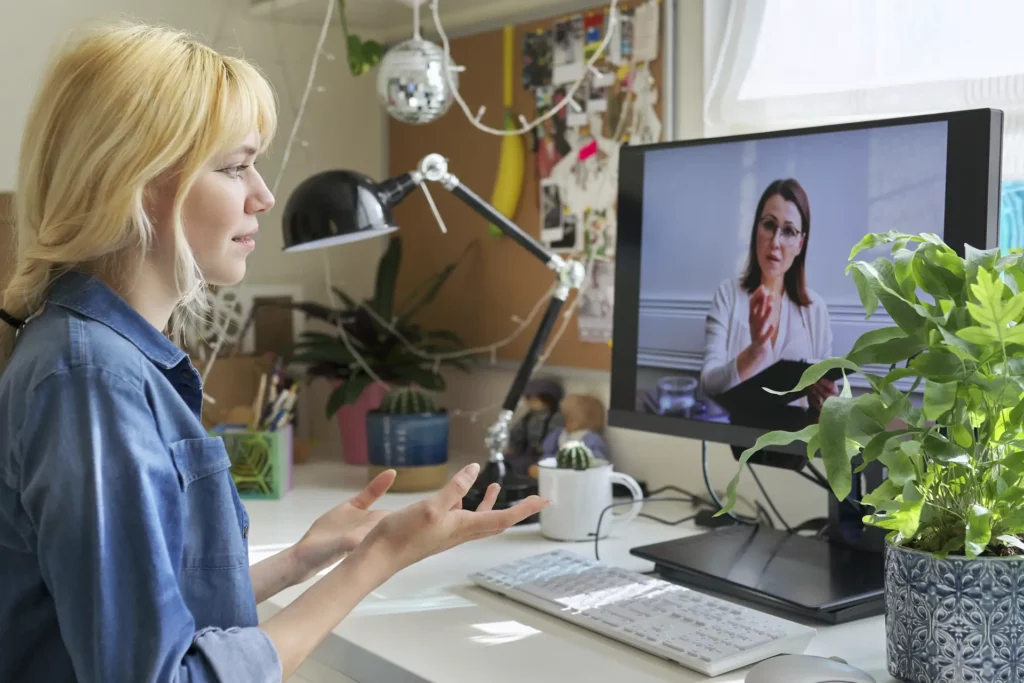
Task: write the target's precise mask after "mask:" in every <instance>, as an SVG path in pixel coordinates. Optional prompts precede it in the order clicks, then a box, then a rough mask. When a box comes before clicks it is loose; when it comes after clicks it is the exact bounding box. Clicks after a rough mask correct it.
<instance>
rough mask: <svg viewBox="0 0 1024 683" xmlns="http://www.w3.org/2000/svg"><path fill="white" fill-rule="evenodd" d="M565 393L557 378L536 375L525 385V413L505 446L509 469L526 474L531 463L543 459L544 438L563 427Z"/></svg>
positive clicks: (512, 430) (513, 428)
mask: <svg viewBox="0 0 1024 683" xmlns="http://www.w3.org/2000/svg"><path fill="white" fill-rule="evenodd" d="M564 394H565V390H564V389H562V385H561V384H560V383H559V382H558V381H557V380H554V379H548V378H537V379H533V380H530V382H529V383H528V384H527V385H526V389H524V390H523V402H524V403H525V405H526V414H525V415H523V417H522V418H520V420H519V421H518V422H516V423H515V424H514V425H513V426H512V429H511V431H510V432H509V440H508V448H507V449H506V450H505V463H506V465H507V466H508V469H509V471H510V472H512V473H514V474H519V475H527V474H528V473H529V471H530V466H531V465H535V464H536V463H537V462H538V461H539V460H540V459H541V457H542V455H543V453H544V442H545V439H547V437H548V436H549V435H550V434H551V433H552V432H554V431H556V430H558V429H560V428H561V427H562V417H561V415H559V414H558V405H559V403H560V402H561V401H562V396H563V395H564Z"/></svg>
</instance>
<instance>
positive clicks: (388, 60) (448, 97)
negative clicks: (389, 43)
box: [377, 38, 459, 123]
mask: <svg viewBox="0 0 1024 683" xmlns="http://www.w3.org/2000/svg"><path fill="white" fill-rule="evenodd" d="M444 60H445V56H444V50H442V49H441V48H440V47H438V46H437V45H435V44H434V43H431V42H430V41H427V40H423V39H421V38H413V39H411V40H407V41H405V42H404V43H399V44H398V45H396V46H394V47H393V48H391V49H390V50H388V51H387V53H385V55H384V59H382V60H381V62H380V67H379V71H378V72H377V96H378V97H379V98H380V102H381V104H382V105H383V106H384V109H386V110H387V112H388V114H390V115H391V116H393V117H395V118H396V119H398V120H399V121H404V122H405V123H430V122H431V121H436V120H437V119H439V118H441V116H443V115H444V113H445V112H447V111H448V108H449V107H451V106H452V101H453V100H454V97H453V96H452V89H451V88H449V87H448V78H447V76H446V75H445V72H444ZM452 82H453V83H454V84H455V86H456V87H458V85H459V74H458V73H457V72H456V71H455V70H454V69H453V70H452Z"/></svg>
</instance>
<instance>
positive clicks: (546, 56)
mask: <svg viewBox="0 0 1024 683" xmlns="http://www.w3.org/2000/svg"><path fill="white" fill-rule="evenodd" d="M552 68H553V67H552V55H551V32H550V31H537V32H536V33H527V34H526V36H524V37H523V89H524V90H531V89H534V88H542V87H548V86H550V85H551V76H552Z"/></svg>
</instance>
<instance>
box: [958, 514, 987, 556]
mask: <svg viewBox="0 0 1024 683" xmlns="http://www.w3.org/2000/svg"><path fill="white" fill-rule="evenodd" d="M991 538H992V511H991V510H989V509H988V508H987V507H985V506H984V505H978V504H974V505H972V506H971V509H970V512H968V514H967V529H966V533H965V538H964V555H965V556H966V557H967V559H969V560H971V559H974V558H975V557H977V556H978V555H981V554H982V553H984V552H985V548H987V547H988V543H989V540H991Z"/></svg>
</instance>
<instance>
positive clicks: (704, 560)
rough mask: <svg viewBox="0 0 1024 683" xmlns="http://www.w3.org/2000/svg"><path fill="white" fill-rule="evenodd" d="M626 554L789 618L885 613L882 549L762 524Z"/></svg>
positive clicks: (831, 619) (838, 619) (671, 577)
mask: <svg viewBox="0 0 1024 683" xmlns="http://www.w3.org/2000/svg"><path fill="white" fill-rule="evenodd" d="M630 552H631V553H632V554H633V555H636V556H638V557H642V558H644V559H646V560H650V561H652V562H654V563H655V572H657V573H658V574H660V575H661V576H662V577H663V578H665V579H666V580H668V581H672V582H674V583H679V584H682V585H686V586H690V587H693V588H697V589H702V590H707V591H711V592H714V593H718V594H720V595H723V596H726V597H730V598H735V599H738V600H742V601H746V602H751V603H756V604H758V605H763V606H764V607H766V608H769V609H771V610H773V611H776V612H780V613H782V614H784V615H789V616H792V617H797V618H803V619H810V620H814V621H819V622H824V623H827V624H842V623H845V622H848V621H853V620H856V619H863V618H866V617H872V616H877V615H879V614H882V613H883V612H884V602H883V591H884V586H885V584H884V579H883V576H884V566H883V558H882V554H881V553H879V552H872V551H868V550H862V549H857V548H851V547H849V546H847V545H842V544H840V543H830V542H828V541H823V540H818V539H815V538H808V537H806V536H800V535H797V534H790V533H787V532H785V531H777V530H775V529H769V528H767V527H764V526H736V527H726V528H722V529H720V530H718V531H712V532H709V533H705V534H700V535H697V536H689V537H686V538H680V539H677V540H674V541H667V542H665V543H656V544H654V545H648V546H641V547H638V548H633V549H632V550H631V551H630Z"/></svg>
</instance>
